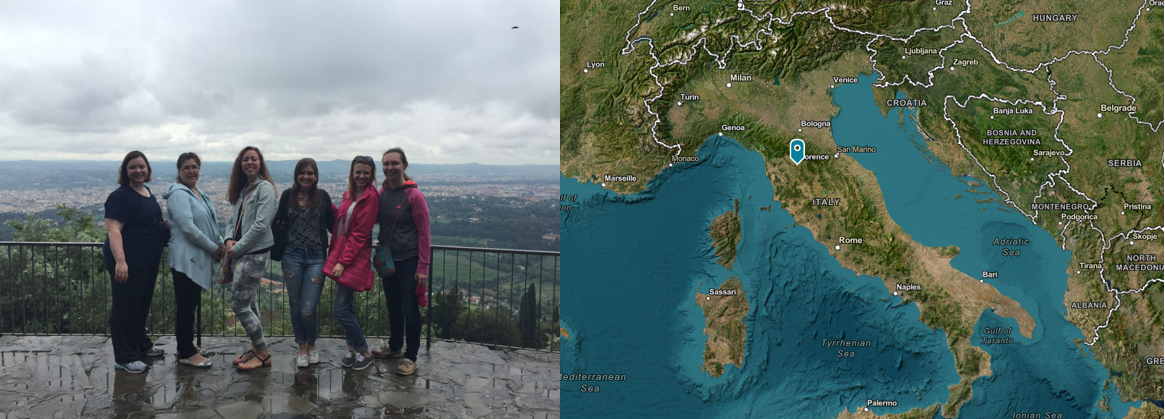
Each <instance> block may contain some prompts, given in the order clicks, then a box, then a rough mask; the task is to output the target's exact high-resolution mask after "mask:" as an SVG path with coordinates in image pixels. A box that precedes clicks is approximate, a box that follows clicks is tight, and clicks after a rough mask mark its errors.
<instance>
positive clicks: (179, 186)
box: [162, 153, 226, 368]
mask: <svg viewBox="0 0 1165 419" xmlns="http://www.w3.org/2000/svg"><path fill="white" fill-rule="evenodd" d="M201 166H202V159H199V158H198V155H197V154H194V153H182V155H180V156H178V183H174V184H171V185H170V187H169V188H167V189H166V193H164V194H162V198H165V199H166V213H167V215H168V218H169V219H170V224H171V225H173V226H174V227H176V228H177V229H178V234H170V254H169V257H168V258H167V264H168V265H169V266H170V272H172V273H173V278H174V305H175V306H176V308H177V310H178V312H177V313H176V315H175V316H174V320H175V324H174V336H175V337H176V338H177V340H178V359H179V361H178V362H179V363H181V364H186V365H190V366H194V367H201V368H207V367H210V365H211V363H210V360H209V359H207V358H205V357H204V356H203V354H201V353H200V352H201V351H200V350H199V349H198V348H197V347H195V346H194V311H195V310H197V309H198V307H200V306H201V305H202V304H201V303H202V290H207V289H210V276H211V273H212V272H213V270H214V262H213V261H212V259H214V260H217V259H219V258H221V257H222V256H223V254H224V253H226V246H225V245H223V244H220V243H222V236H221V235H220V234H219V231H218V214H217V213H216V212H215V210H214V203H213V202H211V201H210V197H208V196H206V194H204V193H202V191H200V190H198V175H199V170H200V168H201Z"/></svg>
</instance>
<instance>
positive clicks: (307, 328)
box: [283, 245, 325, 345]
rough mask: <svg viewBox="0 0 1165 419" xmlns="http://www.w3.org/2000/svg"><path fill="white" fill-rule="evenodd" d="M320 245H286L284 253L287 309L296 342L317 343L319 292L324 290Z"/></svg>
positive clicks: (323, 256)
mask: <svg viewBox="0 0 1165 419" xmlns="http://www.w3.org/2000/svg"><path fill="white" fill-rule="evenodd" d="M324 259H325V253H324V248H323V247H306V248H305V247H299V246H294V245H287V250H285V251H284V252H283V282H284V285H286V286H287V302H288V305H289V306H290V307H288V310H287V312H288V313H291V330H292V331H293V332H294V333H295V344H297V345H306V344H309V343H312V344H314V343H316V338H317V337H319V314H317V313H316V311H317V310H318V308H319V305H320V293H321V292H323V290H324V279H325V278H324Z"/></svg>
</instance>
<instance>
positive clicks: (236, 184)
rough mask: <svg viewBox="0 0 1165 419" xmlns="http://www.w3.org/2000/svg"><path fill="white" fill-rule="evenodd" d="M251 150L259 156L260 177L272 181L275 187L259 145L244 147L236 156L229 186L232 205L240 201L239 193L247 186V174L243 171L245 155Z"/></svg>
mask: <svg viewBox="0 0 1165 419" xmlns="http://www.w3.org/2000/svg"><path fill="white" fill-rule="evenodd" d="M251 150H254V151H255V154H256V155H258V156H259V178H260V179H263V180H266V181H268V182H271V187H272V188H274V187H275V181H274V180H272V179H271V173H269V172H267V161H266V160H263V152H261V151H259V147H255V146H250V145H249V146H246V147H243V151H240V152H239V155H238V157H235V165H234V166H233V167H232V168H231V183H230V186H228V187H227V199H228V200H230V201H231V205H234V204H235V203H236V202H239V195H242V194H243V189H246V188H247V174H246V173H243V155H244V154H247V152H248V151H251Z"/></svg>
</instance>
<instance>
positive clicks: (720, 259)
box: [708, 199, 740, 270]
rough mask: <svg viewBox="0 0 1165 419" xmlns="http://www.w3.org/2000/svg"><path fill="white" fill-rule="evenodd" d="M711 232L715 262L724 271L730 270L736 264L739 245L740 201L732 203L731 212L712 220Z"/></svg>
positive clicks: (735, 200) (736, 200)
mask: <svg viewBox="0 0 1165 419" xmlns="http://www.w3.org/2000/svg"><path fill="white" fill-rule="evenodd" d="M708 229H709V230H711V231H710V232H709V233H708V235H709V236H711V237H712V247H713V248H714V249H715V253H716V262H717V263H719V264H720V266H723V267H724V269H729V270H731V269H732V264H733V263H734V262H736V246H737V245H738V244H739V243H740V199H734V200H733V201H732V210H731V211H727V212H725V213H723V214H720V215H718V216H717V217H716V218H714V219H712V225H711V226H709V227H708Z"/></svg>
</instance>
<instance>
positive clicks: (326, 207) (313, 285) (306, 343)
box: [271, 158, 336, 368]
mask: <svg viewBox="0 0 1165 419" xmlns="http://www.w3.org/2000/svg"><path fill="white" fill-rule="evenodd" d="M318 186H319V167H318V166H316V161H315V160H313V159H308V158H305V159H301V160H300V161H299V163H296V164H295V176H294V182H292V184H291V189H288V190H286V191H284V192H283V195H282V196H281V197H280V198H279V207H278V209H277V210H276V213H275V224H274V227H273V233H274V234H275V247H274V248H272V249H271V259H274V260H282V261H283V280H284V282H285V285H286V286H287V302H288V306H289V307H288V313H291V329H292V331H294V332H295V344H296V345H299V356H298V357H296V359H295V364H296V365H297V366H299V367H300V368H303V367H306V366H308V365H314V364H318V363H319V362H320V355H319V352H316V338H317V337H319V314H318V313H317V311H318V309H319V305H320V293H321V292H323V290H324V261H325V260H326V258H327V251H328V233H330V232H331V231H332V228H333V225H334V224H335V222H336V207H335V205H333V204H332V197H331V196H329V195H328V193H327V192H325V191H324V190H323V189H320V188H319V187H318Z"/></svg>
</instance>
